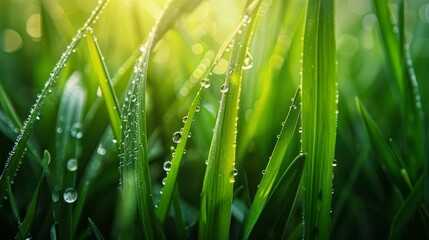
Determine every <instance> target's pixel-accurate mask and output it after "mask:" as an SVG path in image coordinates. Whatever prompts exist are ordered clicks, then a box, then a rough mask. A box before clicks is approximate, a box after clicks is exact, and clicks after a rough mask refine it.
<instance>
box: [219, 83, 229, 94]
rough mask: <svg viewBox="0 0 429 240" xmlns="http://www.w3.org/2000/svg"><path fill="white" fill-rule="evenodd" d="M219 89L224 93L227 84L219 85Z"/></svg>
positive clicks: (226, 89) (226, 90)
mask: <svg viewBox="0 0 429 240" xmlns="http://www.w3.org/2000/svg"><path fill="white" fill-rule="evenodd" d="M220 91H221V92H222V93H226V92H228V85H227V84H223V85H222V86H221V87H220Z"/></svg>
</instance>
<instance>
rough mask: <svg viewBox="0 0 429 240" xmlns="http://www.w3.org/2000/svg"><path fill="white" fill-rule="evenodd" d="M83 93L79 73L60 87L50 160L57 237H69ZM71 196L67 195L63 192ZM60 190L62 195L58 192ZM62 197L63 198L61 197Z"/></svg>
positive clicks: (74, 196)
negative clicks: (54, 150) (54, 135)
mask: <svg viewBox="0 0 429 240" xmlns="http://www.w3.org/2000/svg"><path fill="white" fill-rule="evenodd" d="M85 97H86V95H85V93H84V90H83V87H82V85H81V75H80V73H79V72H76V73H74V74H72V75H71V76H70V78H69V79H68V80H67V82H66V85H65V87H64V91H63V94H62V96H61V101H60V106H59V110H58V117H57V126H56V144H55V146H56V155H55V156H56V158H55V160H56V161H55V164H54V166H53V167H54V169H55V170H54V172H55V178H54V182H55V186H54V194H59V195H60V196H58V198H61V201H58V200H59V199H58V200H57V202H56V203H57V208H56V211H55V212H56V217H57V219H56V220H57V221H58V222H59V224H58V230H59V232H58V233H59V235H60V238H70V239H71V238H73V234H72V232H73V214H72V210H73V205H74V202H75V201H76V198H77V190H76V186H75V179H76V170H77V169H78V168H79V162H80V161H79V159H80V156H79V152H80V148H81V147H80V143H81V139H82V138H83V135H84V129H82V123H81V122H82V117H83V109H84V105H85ZM66 191H68V193H70V194H69V195H70V196H72V197H71V198H69V197H67V199H66V196H67V193H66ZM63 192H64V195H63V194H62V193H63ZM63 197H64V201H63V199H62V198H63Z"/></svg>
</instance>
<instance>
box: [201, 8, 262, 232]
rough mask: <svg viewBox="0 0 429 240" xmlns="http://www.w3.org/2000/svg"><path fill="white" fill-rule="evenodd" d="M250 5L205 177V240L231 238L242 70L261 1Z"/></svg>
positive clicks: (237, 41) (228, 77)
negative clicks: (230, 226)
mask: <svg viewBox="0 0 429 240" xmlns="http://www.w3.org/2000/svg"><path fill="white" fill-rule="evenodd" d="M247 4H248V5H247V6H246V7H245V13H244V16H243V18H242V21H243V25H242V26H243V28H242V29H241V30H242V31H241V32H240V33H239V34H238V35H237V36H236V38H235V40H234V46H233V48H232V50H231V58H230V61H229V66H228V70H227V75H226V79H225V83H224V85H223V86H222V87H223V89H224V90H223V91H222V92H223V93H222V98H221V103H220V108H219V112H218V116H217V120H216V126H215V131H214V135H213V139H212V143H211V147H210V151H209V156H208V166H207V169H206V174H205V176H204V183H203V190H202V198H201V214H200V223H199V224H200V225H199V237H200V238H201V239H227V238H228V236H229V225H230V220H231V205H232V198H233V186H234V165H235V154H236V149H235V147H236V131H237V116H238V115H237V114H238V106H239V105H238V102H239V98H240V90H241V79H242V72H243V69H242V66H243V61H244V58H245V56H246V54H247V47H248V44H249V41H250V38H251V33H252V30H253V26H254V23H255V17H256V13H257V11H258V9H259V6H260V1H253V2H248V3H247Z"/></svg>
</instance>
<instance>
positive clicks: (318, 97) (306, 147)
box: [301, 0, 338, 239]
mask: <svg viewBox="0 0 429 240" xmlns="http://www.w3.org/2000/svg"><path fill="white" fill-rule="evenodd" d="M336 64H337V63H336V47H335V27H334V4H333V1H332V0H327V1H321V0H310V1H309V3H308V7H307V18H306V23H305V34H304V57H303V71H302V82H301V84H302V89H301V91H302V152H304V153H306V154H307V163H306V167H305V173H304V176H305V177H304V188H305V191H304V238H305V239H315V238H320V239H328V238H329V230H330V226H329V222H330V211H331V198H332V193H331V192H332V171H333V167H332V163H333V160H334V150H335V138H336V120H337V116H336V114H337V99H338V93H337V67H336Z"/></svg>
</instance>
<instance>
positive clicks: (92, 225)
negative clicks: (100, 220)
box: [88, 218, 104, 240]
mask: <svg viewBox="0 0 429 240" xmlns="http://www.w3.org/2000/svg"><path fill="white" fill-rule="evenodd" d="M88 222H89V228H90V229H91V231H92V233H93V234H94V237H95V239H97V240H104V237H103V235H102V234H101V232H100V230H98V227H97V226H96V225H95V223H94V222H93V221H92V220H91V218H88Z"/></svg>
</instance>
